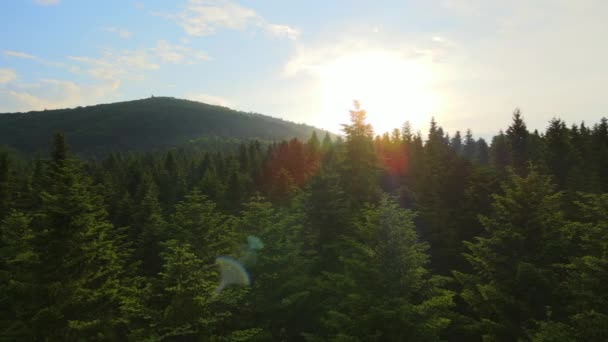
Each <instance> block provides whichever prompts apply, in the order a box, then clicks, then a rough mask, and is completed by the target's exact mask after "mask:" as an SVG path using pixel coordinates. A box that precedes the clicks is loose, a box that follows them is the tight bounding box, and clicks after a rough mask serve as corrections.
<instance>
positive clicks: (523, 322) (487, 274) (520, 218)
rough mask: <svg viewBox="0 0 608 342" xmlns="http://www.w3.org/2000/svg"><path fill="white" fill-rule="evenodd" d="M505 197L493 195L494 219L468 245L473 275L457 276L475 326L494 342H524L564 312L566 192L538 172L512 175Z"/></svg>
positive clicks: (483, 219) (484, 218)
mask: <svg viewBox="0 0 608 342" xmlns="http://www.w3.org/2000/svg"><path fill="white" fill-rule="evenodd" d="M503 192H504V195H494V202H493V205H492V206H493V212H492V214H491V215H489V216H481V217H480V220H481V223H482V225H483V227H484V228H485V230H486V234H485V236H484V237H478V238H476V240H475V241H474V242H465V244H466V246H467V248H468V250H469V252H468V253H467V254H466V257H467V260H468V261H469V263H470V264H471V267H472V268H473V272H472V273H470V274H465V273H461V272H454V275H455V277H456V279H458V280H459V281H460V283H461V284H462V286H463V290H462V292H461V297H462V298H463V299H464V301H465V302H466V303H467V304H468V306H469V308H470V309H471V310H472V312H473V315H474V318H475V323H474V324H473V327H474V328H475V329H476V330H477V332H478V333H479V334H480V335H481V336H483V338H484V339H486V340H494V341H505V340H517V339H523V338H525V337H526V334H527V333H528V331H529V329H532V328H533V327H535V324H536V322H537V321H542V320H545V319H547V318H548V317H549V316H550V315H551V312H552V311H559V310H560V308H559V304H558V303H559V302H560V301H559V300H558V298H560V297H559V294H560V293H559V291H558V290H557V287H556V286H555V285H556V284H558V283H559V282H560V275H559V272H557V269H556V268H555V265H557V264H561V263H564V262H565V261H566V260H567V255H565V254H564V251H566V250H568V248H569V243H568V239H567V238H566V237H567V232H568V230H567V227H568V223H567V222H566V221H565V219H564V213H563V212H562V210H561V193H559V192H556V191H555V186H554V185H553V184H552V183H551V181H550V178H549V177H547V176H543V175H540V174H539V173H538V172H537V171H535V170H534V169H532V170H530V171H529V174H528V176H527V177H526V178H522V177H520V176H517V175H516V174H511V176H510V179H509V182H508V183H506V184H505V185H504V188H503Z"/></svg>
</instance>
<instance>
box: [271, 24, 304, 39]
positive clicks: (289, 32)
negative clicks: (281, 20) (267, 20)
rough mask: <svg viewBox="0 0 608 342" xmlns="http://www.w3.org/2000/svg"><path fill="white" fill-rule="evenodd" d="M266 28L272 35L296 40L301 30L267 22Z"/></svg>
mask: <svg viewBox="0 0 608 342" xmlns="http://www.w3.org/2000/svg"><path fill="white" fill-rule="evenodd" d="M266 29H267V30H268V32H269V33H271V34H272V35H275V36H277V37H285V38H288V39H291V40H296V39H298V37H299V36H300V31H298V30H297V29H295V28H293V27H289V26H287V25H277V24H267V25H266Z"/></svg>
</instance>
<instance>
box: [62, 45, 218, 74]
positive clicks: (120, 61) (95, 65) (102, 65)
mask: <svg viewBox="0 0 608 342" xmlns="http://www.w3.org/2000/svg"><path fill="white" fill-rule="evenodd" d="M68 59H69V60H71V61H74V62H78V63H80V64H81V65H83V66H84V70H85V72H86V73H87V74H88V75H89V76H91V77H93V78H95V79H98V80H107V81H110V80H121V79H128V80H142V79H144V75H143V73H144V72H147V71H154V70H158V69H160V68H161V64H164V63H171V64H185V65H192V64H195V63H199V62H202V61H205V60H207V59H208V56H207V54H205V53H204V52H200V51H195V50H194V49H192V48H190V47H187V46H183V45H173V44H170V43H169V42H167V41H165V40H159V41H157V42H156V46H154V47H151V48H142V49H136V50H120V51H117V50H112V49H105V50H103V52H102V54H101V56H100V57H97V58H91V57H86V56H68ZM71 71H73V72H75V73H78V72H80V71H81V69H80V68H79V67H72V68H71Z"/></svg>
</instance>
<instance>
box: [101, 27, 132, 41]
mask: <svg viewBox="0 0 608 342" xmlns="http://www.w3.org/2000/svg"><path fill="white" fill-rule="evenodd" d="M104 31H106V32H110V33H114V34H116V35H117V36H119V37H120V38H123V39H129V38H131V36H132V35H133V33H131V31H129V30H125V29H121V28H118V27H106V28H105V29H104Z"/></svg>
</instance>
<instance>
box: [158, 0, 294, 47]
mask: <svg viewBox="0 0 608 342" xmlns="http://www.w3.org/2000/svg"><path fill="white" fill-rule="evenodd" d="M161 15H162V16H165V17H168V18H170V19H172V20H174V21H175V22H176V23H177V24H178V25H179V26H181V27H182V29H183V30H184V32H186V33H187V34H188V35H191V36H205V35H210V34H213V33H215V32H216V31H217V30H218V29H221V28H226V29H231V30H246V29H249V28H256V29H260V30H262V31H264V32H267V33H269V34H271V35H274V36H277V37H285V38H289V39H292V40H294V39H297V37H298V35H299V31H298V30H297V29H295V28H292V27H290V26H287V25H280V24H273V23H268V22H267V21H266V20H265V19H264V18H263V17H261V16H260V15H259V14H257V13H256V12H255V11H254V10H253V9H250V8H247V7H243V6H241V5H239V4H236V3H234V2H231V1H228V0H188V2H187V3H186V5H185V6H184V9H183V10H182V11H181V12H179V13H175V14H169V15H167V14H164V15H163V14H161Z"/></svg>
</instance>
